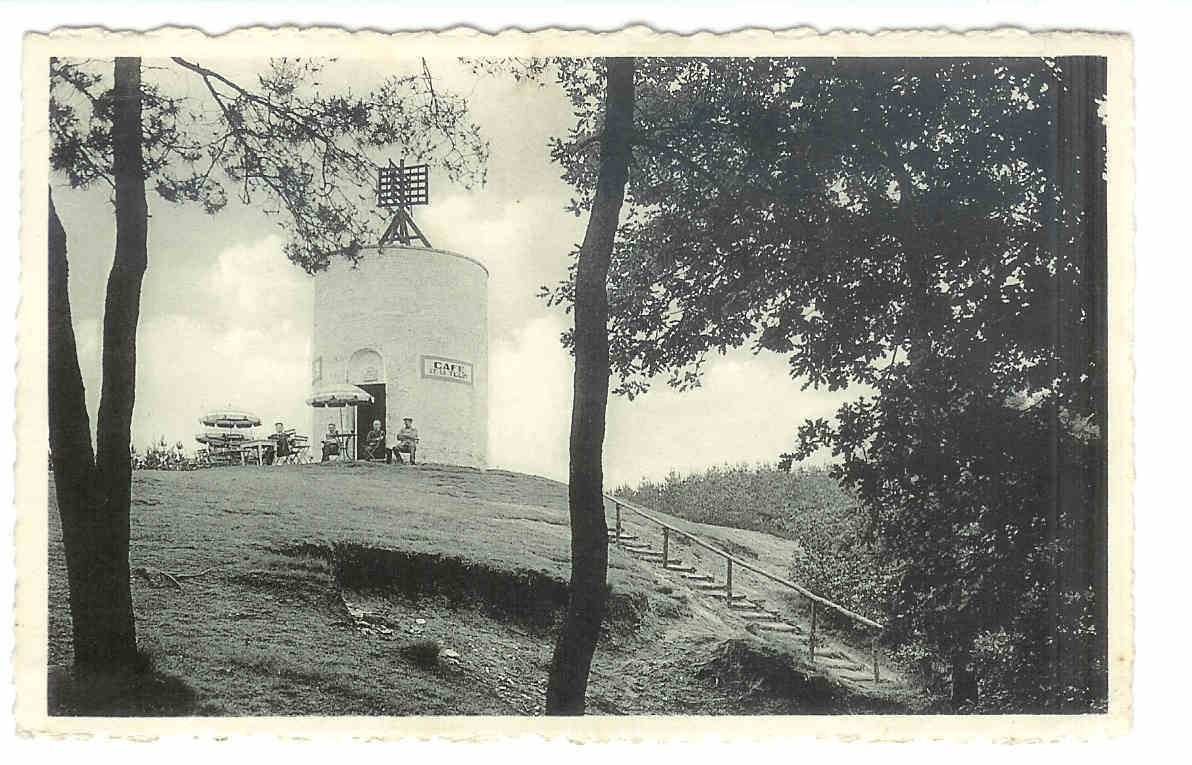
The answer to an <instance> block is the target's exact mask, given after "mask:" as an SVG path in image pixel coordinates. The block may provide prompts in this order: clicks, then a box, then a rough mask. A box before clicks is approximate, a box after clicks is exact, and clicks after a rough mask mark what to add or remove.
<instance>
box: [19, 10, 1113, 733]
mask: <svg viewBox="0 0 1192 765" xmlns="http://www.w3.org/2000/svg"><path fill="white" fill-rule="evenodd" d="M1132 77H1133V75H1132V49H1131V43H1130V40H1129V38H1127V37H1124V36H1114V35H1100V34H1076V33H1053V34H1028V33H1024V32H1020V31H1015V30H1002V31H994V32H981V33H971V34H953V33H940V32H901V33H886V34H879V35H865V34H846V33H837V34H829V35H819V34H815V33H813V32H808V31H802V30H791V31H788V32H773V31H764V30H756V31H742V32H737V33H732V34H724V35H712V34H697V35H693V36H679V35H670V34H665V33H659V32H655V31H651V30H648V29H645V28H641V27H636V28H629V29H626V30H622V31H618V32H613V33H607V34H595V33H586V32H562V31H542V32H533V33H526V32H505V33H501V34H497V35H488V34H482V33H479V32H473V31H469V30H462V29H461V30H452V31H449V32H442V33H429V32H428V33H402V34H392V35H390V34H380V33H348V32H344V31H341V30H335V29H307V30H298V29H246V30H242V31H237V32H233V33H230V34H227V35H224V36H220V37H208V36H205V35H203V34H201V33H199V32H195V31H191V30H180V29H173V30H170V29H166V30H158V31H154V32H149V33H113V32H108V31H103V30H98V29H69V30H68V29H63V30H59V31H56V32H53V33H51V34H48V35H30V36H28V37H27V38H26V41H25V49H24V74H23V80H24V90H23V105H22V106H23V115H24V116H23V119H24V128H23V142H24V146H23V157H24V166H23V168H22V171H23V177H22V223H23V225H22V231H21V258H22V283H21V290H22V293H21V304H20V338H19V352H20V361H19V370H18V382H19V391H18V417H17V428H18V434H17V436H18V444H19V459H18V464H17V467H16V471H17V475H16V481H17V483H16V486H17V503H18V507H17V531H16V545H17V549H16V555H17V563H18V578H19V581H18V587H17V609H18V616H17V627H16V629H17V650H16V664H15V666H16V675H17V683H18V689H17V709H16V718H17V724H18V727H19V728H20V730H22V731H25V732H28V733H30V734H34V735H74V734H93V733H97V734H104V735H108V736H117V737H134V736H135V737H140V738H146V737H150V738H151V737H155V736H163V735H176V734H187V735H193V736H199V737H217V736H219V737H222V736H234V735H243V734H248V733H262V732H264V733H269V734H273V735H277V736H282V737H289V738H296V739H304V738H324V737H332V736H334V737H344V736H349V737H354V738H361V739H365V738H385V739H411V738H421V737H428V736H440V737H444V738H448V739H460V740H464V739H468V740H478V739H497V738H502V737H506V736H512V735H515V734H524V733H530V734H538V735H542V736H546V737H559V736H565V737H568V738H571V739H573V740H582V741H610V740H688V741H692V740H700V739H703V738H706V737H709V736H715V737H720V738H758V737H763V738H765V737H775V736H781V737H821V738H822V737H839V738H847V739H850V740H912V739H953V740H974V739H986V740H990V739H992V740H995V741H1039V740H1056V739H1060V738H1063V737H1077V738H1099V737H1106V736H1114V735H1118V734H1121V733H1124V732H1125V731H1127V730H1129V728H1130V725H1131V709H1132V696H1131V682H1132V667H1133V656H1134V653H1133V652H1134V638H1133V604H1132V596H1131V592H1132V589H1131V588H1132V528H1133V526H1132V504H1131V488H1132V482H1133V452H1132V448H1133V447H1132V433H1133V430H1132V428H1133V424H1132V419H1131V408H1130V407H1131V397H1132V386H1133V361H1132V357H1131V338H1132V295H1133V278H1134V273H1133V254H1132V248H1131V238H1132V232H1133V219H1132V213H1131V209H1132V195H1133V165H1132V151H1133V85H1132Z"/></svg>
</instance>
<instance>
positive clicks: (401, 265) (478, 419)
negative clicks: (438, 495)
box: [311, 246, 488, 468]
mask: <svg viewBox="0 0 1192 765" xmlns="http://www.w3.org/2000/svg"><path fill="white" fill-rule="evenodd" d="M311 356H312V359H313V369H312V370H311V372H312V374H311V378H312V380H311V382H312V387H315V388H317V387H318V386H319V385H321V384H331V383H343V382H349V383H352V384H354V385H378V384H383V385H384V386H385V398H386V400H385V409H386V412H385V430H386V432H387V433H388V434H389V444H390V445H393V444H394V443H395V440H394V436H395V435H396V434H397V431H398V430H400V429H401V427H402V418H403V417H407V416H408V417H413V418H414V426H415V427H417V428H418V431H419V436H420V438H421V441H420V442H419V445H418V459H419V461H420V462H442V463H447V464H452V465H467V466H472V467H480V468H483V467H484V466H485V464H486V460H487V447H488V271H487V269H485V267H484V266H483V265H482V264H480V263H479V262H478V261H475V260H473V259H471V258H469V257H467V256H464V255H460V254H458V253H454V252H449V251H447V250H436V249H425V248H420V247H391V246H386V247H384V248H382V249H380V250H378V248H375V247H373V248H366V250H365V251H364V253H363V255H362V257H361V259H360V262H359V263H358V264H357V265H356V266H355V267H353V266H352V265H351V264H349V263H347V262H343V261H333V262H332V264H331V266H330V267H329V268H328V269H327V270H326V271H325V272H322V273H320V274H319V275H318V276H316V278H315V301H314V335H313V347H312V349H311ZM313 411H314V422H313V430H312V431H311V432H312V433H313V434H315V437H314V439H313V440H314V441H315V442H317V441H318V440H319V438H320V437H321V435H322V434H323V433H324V432H326V429H327V423H328V422H335V423H337V424H338V422H339V418H340V416H341V414H342V416H343V418H344V423H345V425H346V426H348V427H350V428H352V429H354V430H356V432H358V433H361V434H363V433H365V432H367V430H368V428H369V423H361V424H360V425H361V426H360V427H357V425H356V423H355V422H354V421H353V420H352V416H353V410H352V409H351V408H348V409H346V410H344V411H343V412H342V413H341V412H337V411H336V410H334V409H315V410H313Z"/></svg>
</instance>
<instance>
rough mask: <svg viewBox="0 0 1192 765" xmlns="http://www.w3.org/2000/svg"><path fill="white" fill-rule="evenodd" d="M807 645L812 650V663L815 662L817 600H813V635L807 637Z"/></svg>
mask: <svg viewBox="0 0 1192 765" xmlns="http://www.w3.org/2000/svg"><path fill="white" fill-rule="evenodd" d="M807 647H808V649H810V651H811V663H812V664H814V663H815V601H814V600H813V601H811V637H809V638H808V639H807Z"/></svg>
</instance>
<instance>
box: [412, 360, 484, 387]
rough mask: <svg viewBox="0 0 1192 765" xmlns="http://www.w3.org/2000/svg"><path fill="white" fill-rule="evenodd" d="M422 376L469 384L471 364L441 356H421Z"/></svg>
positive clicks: (470, 381)
mask: <svg viewBox="0 0 1192 765" xmlns="http://www.w3.org/2000/svg"><path fill="white" fill-rule="evenodd" d="M422 376H423V377H429V378H431V379H434V380H446V381H448V382H457V383H463V384H464V385H471V384H472V364H471V362H467V361H460V360H459V359H445V358H443V357H442V356H423V357H422Z"/></svg>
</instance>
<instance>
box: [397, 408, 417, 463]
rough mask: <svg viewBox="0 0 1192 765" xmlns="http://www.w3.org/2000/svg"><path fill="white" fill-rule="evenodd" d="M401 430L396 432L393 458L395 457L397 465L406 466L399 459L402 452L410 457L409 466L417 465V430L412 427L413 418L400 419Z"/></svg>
mask: <svg viewBox="0 0 1192 765" xmlns="http://www.w3.org/2000/svg"><path fill="white" fill-rule="evenodd" d="M402 423H403V424H402V429H401V430H399V431H397V446H395V447H393V456H395V457H397V463H398V464H399V465H404V464H406V463H405V461H404V460H403V459H402V458H401V454H402V452H405V453H406V454H409V455H410V464H411V465H417V464H418V463H417V461H416V460H415V454H416V453H417V451H418V428H416V427H414V418H413V417H403V418H402Z"/></svg>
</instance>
